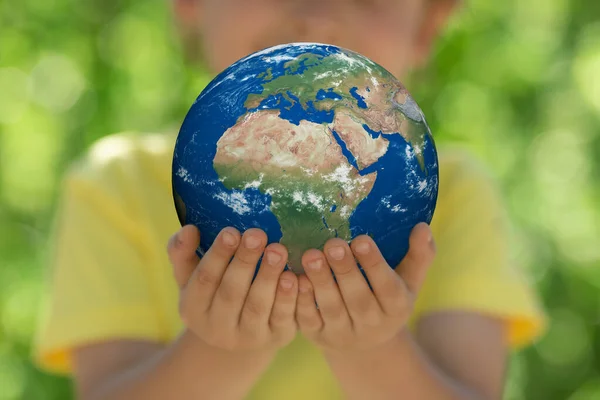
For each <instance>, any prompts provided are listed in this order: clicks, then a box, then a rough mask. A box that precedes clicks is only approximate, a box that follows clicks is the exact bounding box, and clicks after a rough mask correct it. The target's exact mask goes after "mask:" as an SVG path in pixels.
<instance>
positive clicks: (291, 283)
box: [167, 225, 298, 351]
mask: <svg viewBox="0 0 600 400" xmlns="http://www.w3.org/2000/svg"><path fill="white" fill-rule="evenodd" d="M199 243H200V233H199V232H198V229H197V228H196V227H195V226H193V225H186V226H184V227H183V228H181V230H180V231H179V232H177V233H176V234H175V235H173V237H171V239H170V240H169V244H168V247H167V250H168V253H169V258H170V260H171V264H172V265H173V270H174V275H175V279H176V281H177V284H178V285H179V289H180V297H179V313H180V316H181V318H182V320H183V322H184V324H185V325H186V327H187V328H188V329H189V330H190V331H192V332H193V333H195V334H196V335H197V336H198V337H199V338H200V339H201V340H202V341H204V342H205V343H207V344H209V345H210V346H213V347H217V348H221V349H224V350H228V351H257V350H258V351H260V350H276V349H279V348H281V347H283V346H285V345H287V344H288V343H289V342H291V341H292V339H293V338H294V337H295V335H296V331H297V326H296V321H295V317H294V315H295V311H296V297H297V295H298V280H297V278H296V275H295V274H294V273H293V272H291V271H285V272H284V271H283V269H284V267H285V264H286V262H287V256H288V253H287V249H286V248H285V247H284V246H283V245H281V244H279V243H272V244H270V245H268V246H267V247H266V249H265V244H266V243H267V236H266V234H265V233H264V232H263V231H262V230H260V229H249V230H247V231H246V232H245V233H244V235H243V236H242V235H241V234H240V232H238V231H237V230H236V229H234V228H225V229H223V230H222V231H221V232H220V233H219V235H218V236H217V238H216V239H215V241H214V243H213V245H212V246H211V248H210V249H209V250H208V251H207V252H206V254H205V255H204V257H202V259H199V258H198V256H197V255H196V253H195V250H196V249H197V248H198V245H199ZM263 252H264V257H263V259H262V263H261V267H260V270H259V272H258V274H257V276H256V279H255V280H254V282H252V277H253V276H254V271H255V268H256V264H257V263H258V261H259V259H260V257H261V256H262V255H263ZM232 257H233V259H232Z"/></svg>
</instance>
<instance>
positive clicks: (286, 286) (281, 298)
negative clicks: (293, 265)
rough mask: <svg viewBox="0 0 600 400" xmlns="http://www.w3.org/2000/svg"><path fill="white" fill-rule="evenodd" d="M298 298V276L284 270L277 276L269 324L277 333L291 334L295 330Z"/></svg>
mask: <svg viewBox="0 0 600 400" xmlns="http://www.w3.org/2000/svg"><path fill="white" fill-rule="evenodd" d="M297 298H298V278H297V277H296V274H294V273H293V272H292V271H284V272H283V273H282V274H281V276H280V278H279V285H278V287H277V294H276V296H275V303H274V304H273V310H272V311H271V317H270V320H269V325H270V326H271V331H272V332H273V333H277V334H279V335H293V333H294V331H295V330H296V323H295V321H294V319H295V313H296V301H297Z"/></svg>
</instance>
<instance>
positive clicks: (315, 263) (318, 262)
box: [307, 258, 323, 271]
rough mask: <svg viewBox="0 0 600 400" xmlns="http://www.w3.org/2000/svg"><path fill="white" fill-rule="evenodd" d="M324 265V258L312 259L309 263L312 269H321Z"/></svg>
mask: <svg viewBox="0 0 600 400" xmlns="http://www.w3.org/2000/svg"><path fill="white" fill-rule="evenodd" d="M322 266H323V260H321V259H320V258H318V259H316V260H312V261H311V262H309V263H308V265H307V267H308V268H310V269H312V270H313V271H318V270H319V269H321V267H322Z"/></svg>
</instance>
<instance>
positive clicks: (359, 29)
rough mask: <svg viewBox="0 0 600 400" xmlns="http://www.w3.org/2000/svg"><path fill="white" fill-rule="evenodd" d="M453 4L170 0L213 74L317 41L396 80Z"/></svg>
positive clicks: (445, 0) (446, 0) (425, 48)
mask: <svg viewBox="0 0 600 400" xmlns="http://www.w3.org/2000/svg"><path fill="white" fill-rule="evenodd" d="M456 1H457V0H175V5H176V7H175V9H176V11H177V14H178V15H179V17H180V20H181V22H183V23H184V25H186V28H188V29H187V30H190V28H192V30H193V31H194V32H195V33H196V34H199V35H201V37H202V42H201V43H202V51H203V57H204V59H205V60H206V61H207V62H208V65H209V66H210V67H211V68H212V69H213V70H214V71H215V72H218V71H221V70H223V69H224V68H226V67H227V66H228V65H230V64H231V63H233V62H234V61H236V60H238V59H240V58H242V57H244V56H246V55H248V54H250V53H252V52H254V51H257V50H260V49H263V48H265V47H269V46H272V45H276V44H281V43H289V42H320V43H328V44H335V45H338V46H340V47H345V48H348V49H350V50H354V51H357V52H358V53H361V54H364V55H365V56H367V57H369V58H371V59H373V60H374V61H376V62H378V63H379V64H381V65H383V66H384V67H385V68H387V69H388V70H389V71H391V72H392V73H394V74H395V75H396V76H400V75H402V74H403V73H404V72H405V71H406V69H407V68H410V67H413V66H415V64H417V63H419V62H421V61H422V60H423V59H424V58H425V57H426V55H427V53H428V52H429V47H430V44H431V41H432V40H433V39H434V37H435V36H436V34H437V33H438V30H439V28H440V27H441V26H442V25H443V23H444V22H445V20H446V18H447V16H448V15H449V14H450V11H451V10H452V8H453V6H454V4H455V3H456Z"/></svg>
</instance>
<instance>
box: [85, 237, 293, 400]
mask: <svg viewBox="0 0 600 400" xmlns="http://www.w3.org/2000/svg"><path fill="white" fill-rule="evenodd" d="M199 240H200V238H199V234H198V230H197V229H196V228H195V227H193V226H186V227H184V228H182V230H181V231H180V232H179V233H178V234H177V235H175V236H174V237H173V238H172V239H171V241H170V242H169V246H168V252H169V257H170V259H171V263H172V264H173V268H174V275H175V279H176V281H177V283H178V285H179V288H180V314H181V318H182V319H183V321H184V324H185V325H186V327H187V329H186V330H185V332H184V333H183V334H182V335H181V336H180V337H179V338H178V339H177V340H176V341H175V342H174V343H172V344H171V345H169V346H168V347H166V348H160V347H159V346H157V345H156V344H151V343H146V344H144V343H143V342H142V343H141V342H127V341H119V342H116V343H115V342H113V343H106V344H96V345H92V346H90V347H87V348H80V349H79V350H78V351H76V355H75V361H76V362H75V370H76V372H75V377H76V383H77V386H78V388H79V393H80V397H81V398H83V399H85V400H100V399H111V400H113V399H114V400H119V399H123V400H131V399H144V400H152V399H157V400H164V399H171V398H173V399H188V398H189V399H191V398H194V399H200V400H201V399H219V400H221V399H223V400H227V399H242V398H244V397H245V396H246V395H247V394H248V392H249V391H250V389H251V388H252V386H253V385H254V383H255V381H256V380H257V379H258V378H259V377H260V375H261V374H262V372H263V371H264V370H265V369H266V367H267V366H268V364H269V363H270V361H271V360H272V358H273V357H274V355H275V353H276V351H277V349H279V348H280V347H282V346H285V345H287V344H288V343H289V342H290V341H291V340H292V339H293V338H294V336H295V334H296V323H295V321H294V313H295V307H296V296H297V288H298V285H297V281H296V276H295V275H294V274H293V273H292V272H290V271H286V272H283V273H282V271H283V269H284V266H285V264H286V261H287V251H286V249H285V247H283V246H282V245H280V244H278V243H275V244H271V245H269V246H267V247H266V249H265V245H266V242H267V238H266V235H265V233H264V232H262V231H260V230H257V229H251V230H248V231H246V232H245V233H244V235H243V237H242V236H241V235H240V233H239V232H238V231H236V230H235V229H232V228H226V229H224V230H223V231H222V232H221V233H220V234H219V236H218V237H217V239H215V242H214V244H213V245H212V247H211V248H210V249H209V251H208V252H207V253H206V254H205V255H204V257H203V258H202V260H198V257H197V256H196V255H195V252H194V251H195V249H196V248H197V247H198V244H199ZM263 253H264V257H263V258H262V259H263V261H262V264H261V268H260V271H259V272H258V274H257V275H256V279H255V280H254V281H253V282H252V278H253V275H254V270H255V267H256V264H257V262H258V261H259V259H260V257H261V256H263Z"/></svg>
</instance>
